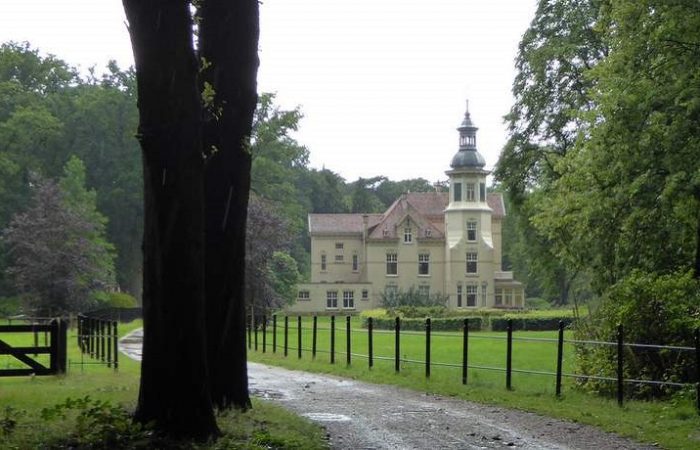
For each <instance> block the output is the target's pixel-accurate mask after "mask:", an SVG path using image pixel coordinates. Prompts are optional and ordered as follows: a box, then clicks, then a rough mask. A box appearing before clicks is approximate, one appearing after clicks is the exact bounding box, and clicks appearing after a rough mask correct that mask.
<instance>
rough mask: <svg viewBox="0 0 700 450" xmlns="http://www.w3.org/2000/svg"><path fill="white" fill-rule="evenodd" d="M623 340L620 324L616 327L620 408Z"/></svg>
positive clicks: (618, 399) (619, 403)
mask: <svg viewBox="0 0 700 450" xmlns="http://www.w3.org/2000/svg"><path fill="white" fill-rule="evenodd" d="M623 339H624V330H623V328H622V324H619V325H618V326H617V404H618V405H619V406H622V401H623V395H624V384H623V383H624V378H623V377H624V374H623V370H622V368H623V360H622V352H623V350H624V348H623Z"/></svg>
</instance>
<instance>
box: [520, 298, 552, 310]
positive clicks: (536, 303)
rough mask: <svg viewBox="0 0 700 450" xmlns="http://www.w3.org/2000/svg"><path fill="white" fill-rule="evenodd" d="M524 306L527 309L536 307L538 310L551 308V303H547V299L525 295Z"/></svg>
mask: <svg viewBox="0 0 700 450" xmlns="http://www.w3.org/2000/svg"><path fill="white" fill-rule="evenodd" d="M525 307H526V308H527V309H538V310H546V309H552V305H551V303H549V302H548V301H547V300H545V299H543V298H540V297H527V298H526V299H525Z"/></svg>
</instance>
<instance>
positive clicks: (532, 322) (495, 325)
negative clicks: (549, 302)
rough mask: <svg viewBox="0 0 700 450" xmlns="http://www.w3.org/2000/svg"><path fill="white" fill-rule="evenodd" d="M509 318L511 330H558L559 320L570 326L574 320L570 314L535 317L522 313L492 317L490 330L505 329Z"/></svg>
mask: <svg viewBox="0 0 700 450" xmlns="http://www.w3.org/2000/svg"><path fill="white" fill-rule="evenodd" d="M509 320H512V321H513V330H522V331H550V330H558V329H559V322H560V321H561V322H563V323H564V326H570V325H571V324H572V323H573V321H574V319H573V317H571V316H559V317H536V316H525V315H522V316H504V317H494V318H492V319H491V330H492V331H506V330H507V329H508V321H509Z"/></svg>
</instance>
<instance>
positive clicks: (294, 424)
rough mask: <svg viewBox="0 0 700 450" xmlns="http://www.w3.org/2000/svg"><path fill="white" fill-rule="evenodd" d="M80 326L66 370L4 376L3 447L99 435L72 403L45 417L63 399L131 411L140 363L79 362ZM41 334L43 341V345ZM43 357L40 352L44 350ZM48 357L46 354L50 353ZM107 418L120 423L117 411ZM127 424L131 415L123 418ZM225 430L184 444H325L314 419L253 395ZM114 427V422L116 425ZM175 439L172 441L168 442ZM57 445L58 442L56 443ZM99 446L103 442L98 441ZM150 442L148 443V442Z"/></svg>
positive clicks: (0, 388) (0, 383)
mask: <svg viewBox="0 0 700 450" xmlns="http://www.w3.org/2000/svg"><path fill="white" fill-rule="evenodd" d="M139 327H141V322H140V321H135V322H132V323H130V324H120V326H119V334H120V335H122V336H123V335H125V334H126V333H128V332H130V331H131V330H133V329H135V328H139ZM76 332H77V330H76V329H71V330H69V332H68V360H69V361H68V373H67V374H66V375H65V376H48V377H30V376H27V377H8V378H0V448H1V449H5V448H7V449H11V448H17V449H33V448H51V445H52V443H53V445H56V443H57V442H58V441H59V440H60V439H66V438H67V437H69V436H72V437H74V438H76V439H77V440H78V441H82V442H87V441H90V440H94V439H95V434H96V431H95V427H94V426H93V427H92V429H90V427H86V426H81V424H80V420H78V419H76V416H77V415H78V414H79V413H80V411H81V409H80V408H77V409H73V410H72V411H70V412H69V413H68V414H67V415H66V417H65V418H61V417H57V418H54V419H51V420H46V419H44V418H42V410H43V409H45V408H49V409H50V408H52V407H54V406H55V405H57V404H62V403H64V402H65V401H66V399H68V398H71V399H82V398H84V397H86V396H89V397H90V399H93V401H91V402H90V403H89V404H87V405H86V406H85V407H84V408H83V410H84V409H87V408H90V407H95V406H96V405H97V402H98V401H103V400H104V401H109V402H111V404H112V405H121V406H123V407H124V408H125V409H126V411H133V409H134V407H135V405H136V399H137V396H138V384H139V374H140V363H138V362H136V361H133V360H130V359H129V358H127V357H125V356H124V355H120V359H119V371H118V372H115V371H114V370H113V369H108V368H107V367H106V366H104V365H95V364H89V365H81V364H79V363H80V362H81V361H85V362H90V360H89V359H87V358H83V357H82V356H81V355H80V352H79V350H78V347H77V336H76ZM0 339H3V340H5V341H6V342H9V343H11V344H13V345H33V342H34V337H33V335H31V334H17V335H14V334H5V333H3V334H2V335H0ZM41 340H43V335H41V336H40V345H43V342H41ZM40 358H41V356H40ZM46 359H47V360H48V357H47V358H46ZM7 366H15V363H14V362H11V361H10V359H9V357H7V356H0V368H4V367H7ZM104 422H110V423H112V424H114V423H116V424H119V417H111V416H110V417H108V418H107V419H106V420H105V421H104ZM122 422H124V424H125V425H127V426H128V423H127V422H128V418H127V419H123V420H122ZM218 422H219V426H220V428H221V429H222V431H223V432H224V436H223V437H222V438H221V439H220V440H219V441H218V442H217V443H215V444H212V445H199V446H195V445H193V444H189V443H181V444H178V445H181V447H182V448H221V449H223V448H250V449H257V448H298V449H307V448H309V449H314V448H327V443H326V441H325V437H324V432H323V430H322V429H321V428H320V427H318V426H316V425H314V424H312V423H311V422H310V421H308V420H305V419H303V418H300V417H298V416H295V415H293V414H291V413H289V412H287V411H286V410H284V409H282V408H280V407H278V406H275V405H272V404H270V403H269V402H264V401H259V400H255V399H254V400H253V409H252V410H250V411H248V412H246V413H239V412H231V413H226V414H223V415H220V416H219V417H218ZM88 425H89V424H88ZM113 427H114V426H113ZM172 445H175V444H173V443H169V444H168V445H167V446H168V447H171V446H172ZM54 448H58V447H54ZM61 448H63V447H61ZM95 448H101V447H95ZM149 448H150V447H149Z"/></svg>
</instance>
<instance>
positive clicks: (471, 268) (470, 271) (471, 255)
mask: <svg viewBox="0 0 700 450" xmlns="http://www.w3.org/2000/svg"><path fill="white" fill-rule="evenodd" d="M466 273H467V275H476V274H477V273H479V254H478V253H477V252H467V266H466Z"/></svg>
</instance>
